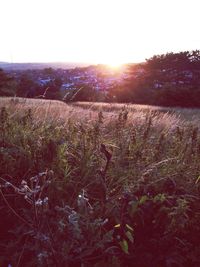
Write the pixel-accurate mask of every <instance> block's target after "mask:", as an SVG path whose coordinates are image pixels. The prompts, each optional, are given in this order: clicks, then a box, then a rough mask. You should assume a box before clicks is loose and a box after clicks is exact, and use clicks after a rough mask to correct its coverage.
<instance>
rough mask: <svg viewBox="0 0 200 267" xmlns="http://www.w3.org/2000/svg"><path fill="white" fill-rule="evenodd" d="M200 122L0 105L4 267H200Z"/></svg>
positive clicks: (122, 110) (85, 107) (141, 110)
mask: <svg viewBox="0 0 200 267" xmlns="http://www.w3.org/2000/svg"><path fill="white" fill-rule="evenodd" d="M199 115H200V110H198V109H179V108H173V109H172V108H163V107H155V106H144V105H132V104H126V105H124V104H109V103H90V102H75V103H69V104H66V103H64V102H60V101H55V100H54V101H53V100H45V99H25V98H0V128H1V130H0V216H1V221H0V266H6V267H7V266H8V265H9V264H11V266H17V267H19V266H30V267H31V266H41V267H44V266H45V267H46V266H48V267H49V266H50V267H51V266H66V267H68V266H77V267H78V266H80V267H92V266H94V267H99V266H110V267H114V266H127V267H128V266H134V267H138V266H139V267H161V266H162V267H165V266H166V267H176V266H187V267H188V266H194V267H198V266H200V245H199V240H200V226H199V221H200V201H199V200H200V196H199V193H200V178H199V177H200V160H199V156H200V134H199V126H200V119H199V118H200V116H199Z"/></svg>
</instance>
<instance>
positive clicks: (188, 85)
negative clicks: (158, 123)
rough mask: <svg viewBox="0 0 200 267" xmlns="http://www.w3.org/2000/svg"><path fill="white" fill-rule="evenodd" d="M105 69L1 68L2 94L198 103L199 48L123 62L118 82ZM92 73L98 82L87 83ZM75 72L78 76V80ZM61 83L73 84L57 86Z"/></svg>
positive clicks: (70, 98)
mask: <svg viewBox="0 0 200 267" xmlns="http://www.w3.org/2000/svg"><path fill="white" fill-rule="evenodd" d="M86 71H90V72H89V73H90V74H88V75H89V76H84V75H85V72H86ZM104 72H105V67H103V66H96V67H95V66H89V67H85V68H76V69H72V70H67V72H63V70H61V69H60V70H59V69H57V70H54V69H52V68H46V69H43V70H29V71H28V70H27V71H21V72H20V71H18V72H16V73H15V72H4V71H3V70H0V95H1V96H14V95H16V96H20V97H30V98H46V99H60V100H61V99H62V100H64V101H66V102H72V101H101V102H119V103H136V104H150V105H159V106H179V107H200V51H199V50H195V51H185V52H180V53H168V54H165V55H157V56H153V57H152V58H150V59H147V60H146V62H145V63H143V64H134V65H130V66H126V71H125V78H124V79H122V80H121V81H119V80H117V78H116V81H115V80H113V83H112V84H110V83H109V79H108V80H106V79H105V80H104V78H105V77H104V76H105V73H104ZM95 73H96V74H95ZM90 75H91V77H92V75H93V76H95V77H96V78H95V79H96V80H97V81H96V82H90V81H91V80H92V79H91V77H90ZM76 76H80V77H81V78H80V80H79V79H77V77H76ZM36 77H37V78H39V77H40V78H41V77H45V79H46V82H45V83H44V84H40V83H37V82H36ZM47 78H48V79H49V81H48V79H47ZM95 79H94V80H95ZM94 80H93V81H94ZM63 83H65V85H66V84H73V85H72V87H71V88H70V87H69V88H68V87H67V88H68V89H67V88H65V90H61V88H62V84H63ZM102 83H103V87H102ZM99 88H101V89H99Z"/></svg>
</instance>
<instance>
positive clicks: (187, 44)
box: [0, 0, 200, 65]
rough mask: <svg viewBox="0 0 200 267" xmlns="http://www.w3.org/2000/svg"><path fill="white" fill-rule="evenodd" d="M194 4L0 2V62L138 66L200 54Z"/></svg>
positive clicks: (175, 0)
mask: <svg viewBox="0 0 200 267" xmlns="http://www.w3.org/2000/svg"><path fill="white" fill-rule="evenodd" d="M199 8H200V1H199V0H0V61H8V62H82V63H93V64H98V63H105V64H111V65H112V64H113V65H115V64H116V65H117V64H121V63H131V62H142V61H145V59H146V58H149V57H151V56H153V55H155V54H162V53H167V52H171V51H172V52H177V51H185V50H194V49H200V34H199V26H200V16H199Z"/></svg>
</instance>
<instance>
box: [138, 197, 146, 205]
mask: <svg viewBox="0 0 200 267" xmlns="http://www.w3.org/2000/svg"><path fill="white" fill-rule="evenodd" d="M147 200H148V196H142V197H141V199H140V204H141V205H142V204H144V203H145V202H146V201H147Z"/></svg>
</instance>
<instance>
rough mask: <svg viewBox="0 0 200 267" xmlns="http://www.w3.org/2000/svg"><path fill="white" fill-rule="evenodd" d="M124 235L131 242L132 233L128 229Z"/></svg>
mask: <svg viewBox="0 0 200 267" xmlns="http://www.w3.org/2000/svg"><path fill="white" fill-rule="evenodd" d="M126 236H127V238H128V240H129V241H131V242H132V243H133V241H134V240H133V236H132V234H131V232H130V231H127V232H126Z"/></svg>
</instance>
